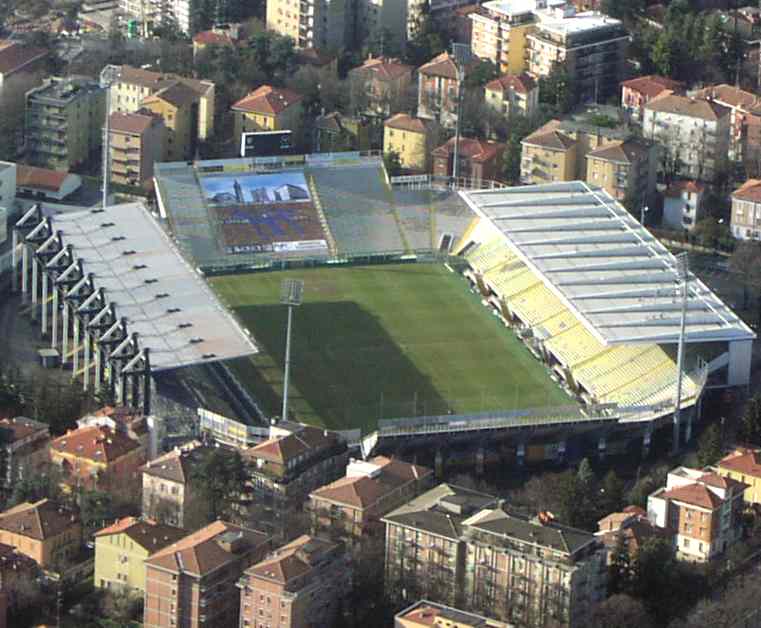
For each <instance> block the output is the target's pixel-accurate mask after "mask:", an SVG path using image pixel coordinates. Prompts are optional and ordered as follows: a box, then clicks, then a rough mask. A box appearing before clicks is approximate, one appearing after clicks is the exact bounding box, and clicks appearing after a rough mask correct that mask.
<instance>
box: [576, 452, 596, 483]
mask: <svg viewBox="0 0 761 628" xmlns="http://www.w3.org/2000/svg"><path fill="white" fill-rule="evenodd" d="M576 476H577V477H578V479H579V482H581V484H582V485H583V486H591V485H592V483H593V482H594V481H595V472H594V471H593V470H592V463H590V462H589V458H584V459H583V460H582V461H581V462H580V463H579V468H578V470H577V471H576Z"/></svg>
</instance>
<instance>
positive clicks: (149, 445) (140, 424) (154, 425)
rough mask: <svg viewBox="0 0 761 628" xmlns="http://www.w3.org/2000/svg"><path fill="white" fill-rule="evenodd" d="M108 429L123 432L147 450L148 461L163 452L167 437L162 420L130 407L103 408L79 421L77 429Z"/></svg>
mask: <svg viewBox="0 0 761 628" xmlns="http://www.w3.org/2000/svg"><path fill="white" fill-rule="evenodd" d="M95 425H97V426H101V427H107V428H109V429H111V430H114V431H118V432H123V433H125V434H127V436H129V437H130V438H131V439H133V440H136V441H138V442H139V443H140V445H141V446H143V447H144V448H145V449H146V452H147V457H148V460H153V459H154V458H155V457H156V456H157V455H158V453H159V452H160V451H161V446H162V442H163V439H164V436H165V431H166V430H165V427H164V422H163V421H162V419H161V418H160V417H158V416H156V415H148V416H145V415H144V414H143V413H142V412H140V411H139V410H137V409H135V408H131V407H129V406H103V407H102V408H100V409H98V410H96V411H95V412H93V413H91V414H85V415H84V416H82V417H81V418H79V419H77V427H92V426H95Z"/></svg>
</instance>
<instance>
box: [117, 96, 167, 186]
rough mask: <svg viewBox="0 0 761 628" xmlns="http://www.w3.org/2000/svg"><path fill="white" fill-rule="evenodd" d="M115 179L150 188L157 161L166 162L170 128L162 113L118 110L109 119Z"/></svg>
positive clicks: (122, 182)
mask: <svg viewBox="0 0 761 628" xmlns="http://www.w3.org/2000/svg"><path fill="white" fill-rule="evenodd" d="M108 128H109V134H110V138H111V139H110V147H111V157H110V163H111V181H112V182H113V183H120V184H122V185H134V186H139V187H149V186H150V185H152V181H153V164H154V163H155V162H157V161H163V158H164V146H165V143H166V127H165V126H164V119H163V118H162V117H161V116H158V115H155V114H153V113H149V112H148V111H147V110H146V111H145V112H143V113H122V112H119V111H115V112H114V113H112V114H111V118H110V120H109V126H108Z"/></svg>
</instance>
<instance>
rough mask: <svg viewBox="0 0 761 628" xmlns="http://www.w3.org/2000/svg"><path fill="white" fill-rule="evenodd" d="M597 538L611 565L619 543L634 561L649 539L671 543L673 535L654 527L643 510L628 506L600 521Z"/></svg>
mask: <svg viewBox="0 0 761 628" xmlns="http://www.w3.org/2000/svg"><path fill="white" fill-rule="evenodd" d="M595 536H597V537H598V538H599V539H600V541H601V542H602V543H603V545H605V547H606V548H607V550H608V563H610V562H611V561H612V560H613V559H614V557H615V552H616V551H617V549H618V546H619V543H621V544H622V549H623V550H624V551H625V552H626V553H627V554H628V555H629V557H630V559H634V558H636V556H637V552H639V550H640V548H641V547H642V546H643V545H644V543H645V542H646V541H648V540H649V539H653V538H664V539H668V540H669V541H671V540H672V536H673V534H672V532H671V530H669V529H668V528H659V527H657V526H655V525H653V523H652V522H651V521H650V520H649V519H648V518H647V511H646V510H644V509H643V508H640V507H639V506H627V507H626V508H624V509H623V511H621V512H612V513H610V514H609V515H606V516H605V517H603V518H602V519H600V521H598V522H597V532H595Z"/></svg>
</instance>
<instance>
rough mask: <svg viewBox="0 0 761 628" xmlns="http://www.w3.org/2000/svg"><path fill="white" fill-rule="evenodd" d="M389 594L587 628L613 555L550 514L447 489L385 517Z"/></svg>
mask: <svg viewBox="0 0 761 628" xmlns="http://www.w3.org/2000/svg"><path fill="white" fill-rule="evenodd" d="M383 521H384V522H385V523H386V573H385V587H386V593H387V595H388V596H389V597H390V598H391V599H396V600H399V599H403V598H404V596H405V595H407V596H411V597H412V598H413V599H415V598H419V597H426V598H427V599H430V600H433V601H435V602H439V603H441V604H447V605H450V606H454V607H456V608H460V609H463V610H465V611H472V612H477V613H483V614H485V615H487V616H489V617H492V618H494V619H497V620H500V621H504V622H508V623H509V624H515V625H519V626H527V625H531V626H547V627H549V626H553V627H556V626H557V627H561V626H562V627H565V626H569V627H571V628H575V627H576V626H579V627H580V626H584V625H585V622H586V621H587V619H588V613H589V611H590V609H591V608H592V606H594V605H595V604H596V603H597V602H600V601H602V600H603V599H604V598H605V595H606V585H607V569H606V550H605V548H604V546H603V545H602V544H601V543H599V542H598V540H597V539H596V538H595V537H594V535H592V534H589V533H587V532H583V531H581V530H576V529H573V528H569V527H566V526H562V525H559V524H557V523H555V522H554V521H553V520H552V516H551V515H549V514H548V513H541V514H540V515H539V516H538V517H536V518H529V517H526V516H524V515H520V514H517V513H513V512H511V511H509V510H508V509H506V508H505V506H504V504H503V503H502V502H501V501H500V500H497V499H496V498H495V497H493V496H491V495H486V494H483V493H479V492H476V491H471V490H469V489H464V488H461V487H457V486H452V485H448V484H440V485H439V486H437V487H436V488H434V489H431V490H430V491H428V492H426V493H424V494H422V495H420V496H419V497H417V498H415V499H413V500H412V501H410V502H409V503H407V504H405V505H404V506H401V507H400V508H398V509H396V510H394V511H392V512H390V513H389V514H387V515H386V516H385V517H384V518H383Z"/></svg>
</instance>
